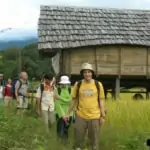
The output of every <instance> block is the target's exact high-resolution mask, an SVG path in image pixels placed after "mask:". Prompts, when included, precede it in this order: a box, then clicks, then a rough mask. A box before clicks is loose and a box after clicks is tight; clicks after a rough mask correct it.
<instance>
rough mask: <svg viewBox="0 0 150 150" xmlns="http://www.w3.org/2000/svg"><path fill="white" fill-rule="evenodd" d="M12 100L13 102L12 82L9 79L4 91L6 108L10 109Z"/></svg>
mask: <svg viewBox="0 0 150 150" xmlns="http://www.w3.org/2000/svg"><path fill="white" fill-rule="evenodd" d="M12 100H13V91H12V80H11V79H8V81H7V84H6V86H5V89H4V104H5V107H8V108H10V106H12Z"/></svg>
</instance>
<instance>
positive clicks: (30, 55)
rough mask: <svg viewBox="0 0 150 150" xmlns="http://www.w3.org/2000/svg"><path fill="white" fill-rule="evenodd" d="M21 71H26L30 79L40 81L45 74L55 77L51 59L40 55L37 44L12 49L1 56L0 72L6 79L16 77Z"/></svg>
mask: <svg viewBox="0 0 150 150" xmlns="http://www.w3.org/2000/svg"><path fill="white" fill-rule="evenodd" d="M19 70H20V71H21V70H22V71H26V72H27V73H28V75H29V78H30V79H31V78H33V77H34V78H36V79H39V77H40V76H41V75H42V74H43V73H48V74H52V75H54V71H53V67H52V62H51V59H50V58H45V57H44V58H43V57H42V56H41V55H39V53H38V50H37V44H30V45H27V46H25V47H24V48H22V49H21V48H16V47H10V48H8V49H6V50H5V51H4V53H3V54H1V55H0V71H1V72H3V73H4V75H5V77H6V78H8V77H14V76H16V75H17V74H18V73H19Z"/></svg>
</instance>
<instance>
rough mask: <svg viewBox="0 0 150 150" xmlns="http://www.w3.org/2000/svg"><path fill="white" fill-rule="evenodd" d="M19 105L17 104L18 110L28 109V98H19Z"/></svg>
mask: <svg viewBox="0 0 150 150" xmlns="http://www.w3.org/2000/svg"><path fill="white" fill-rule="evenodd" d="M18 101H19V102H18V104H17V108H24V109H28V103H29V102H28V98H26V97H24V96H19V97H18Z"/></svg>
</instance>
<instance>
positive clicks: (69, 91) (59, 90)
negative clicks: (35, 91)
mask: <svg viewBox="0 0 150 150" xmlns="http://www.w3.org/2000/svg"><path fill="white" fill-rule="evenodd" d="M68 93H69V94H71V87H68ZM58 94H59V95H60V94H61V88H60V87H58Z"/></svg>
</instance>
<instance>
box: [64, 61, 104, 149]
mask: <svg viewBox="0 0 150 150" xmlns="http://www.w3.org/2000/svg"><path fill="white" fill-rule="evenodd" d="M80 73H81V76H82V77H83V80H81V81H78V82H77V83H75V85H74V87H73V91H72V98H73V100H72V103H71V105H70V107H69V109H68V112H67V114H66V115H65V116H64V117H63V118H64V120H65V121H67V120H68V119H69V116H70V113H71V112H72V111H73V109H74V107H75V106H76V105H77V110H76V117H75V133H74V134H75V143H74V149H75V150H80V149H82V148H83V143H84V136H85V134H86V133H88V136H89V140H90V146H91V149H92V150H99V134H100V133H99V131H100V125H101V124H102V123H103V122H104V120H105V110H104V98H105V94H104V89H103V85H102V83H101V82H98V81H96V80H94V79H93V76H94V70H93V68H92V65H91V64H89V63H84V64H83V65H82V67H81V71H80Z"/></svg>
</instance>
